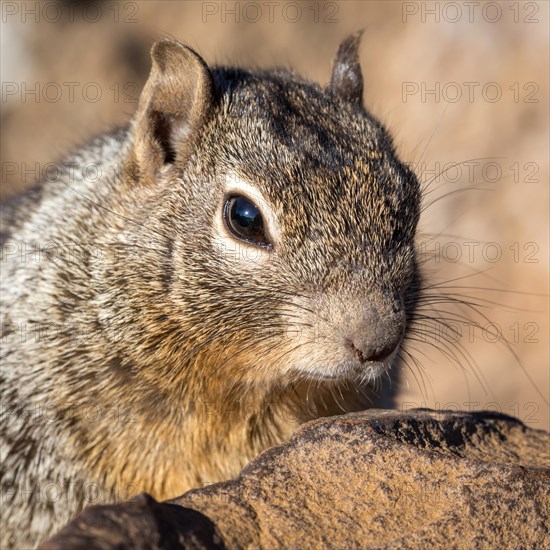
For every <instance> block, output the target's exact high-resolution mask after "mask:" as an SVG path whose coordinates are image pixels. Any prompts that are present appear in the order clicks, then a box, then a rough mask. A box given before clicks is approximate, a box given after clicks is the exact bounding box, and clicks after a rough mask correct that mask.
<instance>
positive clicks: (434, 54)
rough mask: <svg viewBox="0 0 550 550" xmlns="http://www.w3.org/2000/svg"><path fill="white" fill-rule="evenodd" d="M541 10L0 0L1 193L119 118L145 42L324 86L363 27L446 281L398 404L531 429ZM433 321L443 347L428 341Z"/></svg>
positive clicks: (543, 418)
mask: <svg viewBox="0 0 550 550" xmlns="http://www.w3.org/2000/svg"><path fill="white" fill-rule="evenodd" d="M548 21H549V4H548V3H547V2H530V1H525V2H524V1H518V2H513V1H512V2H466V3H461V2H444V1H443V2H385V1H379V2H377V1H368V2H367V1H358V2H355V1H345V2H330V1H329V2H313V1H304V2H283V1H273V2H267V1H266V2H262V1H260V2H251V1H239V2H233V1H231V2H213V1H212V2H209V1H207V2H199V1H185V2H183V1H181V2H180V1H166V2H162V1H161V2H147V1H142V2H139V1H120V2H112V1H106V2H82V3H80V2H68V1H66V2H57V1H43V2H38V1H27V2H7V1H6V2H3V3H2V24H1V49H2V59H1V61H2V74H1V77H2V112H1V144H0V154H1V162H2V186H1V195H2V198H3V199H7V198H9V197H10V196H12V195H14V194H16V193H17V192H19V191H21V190H22V189H24V188H25V187H28V186H29V185H31V184H32V182H33V181H34V180H35V179H36V177H39V176H40V175H41V174H44V172H45V171H47V170H48V166H49V164H48V163H51V162H54V161H56V160H58V159H60V158H62V157H63V155H64V154H65V153H66V151H67V150H68V149H69V148H71V147H73V146H75V145H78V144H80V143H81V142H82V141H85V140H86V139H87V138H89V137H90V135H92V134H94V133H98V132H102V131H104V130H108V129H110V128H112V127H113V126H116V125H119V124H122V123H124V122H125V121H127V120H128V119H129V117H130V116H131V115H132V113H133V111H134V110H135V108H136V101H137V98H138V97H139V92H140V90H141V87H142V85H143V83H144V81H145V79H146V77H147V72H148V68H149V57H148V50H149V48H150V45H151V44H152V42H153V41H154V39H155V38H158V37H160V36H167V35H171V36H174V37H176V38H178V39H181V40H182V41H184V42H186V43H188V44H189V45H190V46H192V47H193V48H195V49H196V50H197V51H199V52H200V53H201V55H202V56H203V57H204V58H205V59H206V61H207V62H208V63H210V64H240V65H244V66H247V67H267V66H273V65H283V66H291V67H293V68H294V69H295V70H296V71H298V72H300V73H302V74H303V75H305V76H307V77H309V78H311V79H313V80H316V81H319V82H321V83H326V82H327V81H328V79H329V77H330V69H331V62H332V58H333V56H334V54H335V52H336V49H337V47H338V44H339V42H340V41H341V40H342V38H343V37H345V36H346V35H347V34H348V33H350V32H353V31H355V30H357V29H359V28H365V31H366V32H365V35H364V39H363V45H362V48H361V60H362V66H363V72H364V77H365V104H366V106H367V107H368V108H369V109H370V110H371V111H372V112H373V113H374V114H375V115H376V116H378V117H379V118H380V119H381V120H382V121H383V122H384V123H385V124H386V125H387V126H388V127H389V129H390V131H391V132H392V133H393V135H394V136H395V142H396V145H397V147H398V150H399V151H400V153H401V156H402V158H403V159H404V160H405V161H406V162H409V163H412V164H413V165H414V167H415V169H416V171H417V173H418V175H419V177H420V178H421V179H422V181H423V182H424V184H425V185H427V186H428V190H429V194H427V195H426V211H425V212H424V214H423V219H422V223H421V233H422V234H421V238H420V243H419V247H420V252H421V256H422V258H423V259H424V260H426V261H425V271H426V273H427V281H428V282H427V284H431V285H436V286H434V287H433V289H432V290H430V292H438V293H441V292H447V293H449V292H450V293H453V297H452V302H453V303H448V302H447V301H442V300H445V299H444V298H438V299H437V302H433V301H432V302H433V303H432V305H431V306H428V305H426V306H425V309H424V311H426V312H428V311H430V307H431V308H432V309H431V313H430V315H431V316H432V317H436V318H437V319H438V322H432V321H426V322H425V323H424V326H423V327H422V328H421V330H422V333H421V334H418V335H417V336H418V338H419V339H420V340H425V341H420V342H414V343H411V344H410V347H409V348H408V349H409V351H410V352H411V354H412V355H413V356H414V358H415V360H414V361H413V360H412V359H411V358H410V357H408V358H407V359H408V363H409V367H410V369H407V368H406V369H405V374H404V379H403V383H402V387H401V388H400V391H399V399H398V406H399V407H401V408H410V407H413V406H429V407H433V408H447V409H448V408H450V409H466V410H468V409H469V410H480V409H492V410H498V411H502V412H506V413H509V414H514V415H516V416H519V418H521V419H522V420H523V421H524V422H526V423H528V424H529V426H531V427H533V428H548V426H549V425H550V418H549V414H550V413H549V405H548V399H549V338H548V334H549V322H548V321H549V307H548V305H549V302H548V295H549V288H548V283H549V231H548V228H549V145H550V144H549V127H548V123H549V110H548V109H549V107H548V86H549V25H548ZM457 163H458V164H457ZM439 197H441V199H440V200H437V202H435V203H434V204H431V205H430V203H432V202H433V201H434V200H436V199H438V198H439ZM428 205H430V206H428ZM67 207H68V208H70V205H67ZM464 301H469V302H471V303H474V304H477V305H479V306H481V307H479V308H478V307H477V306H476V310H477V311H476V310H474V309H473V308H472V307H470V306H468V305H466V304H464V303H463V302H464ZM467 319H470V320H469V321H468V320H467ZM442 323H447V325H449V326H447V327H446V326H445V325H443V324H442ZM475 323H478V324H480V325H481V326H477V325H476V324H475ZM434 330H435V334H434ZM445 334H446V335H447V337H448V338H451V339H452V340H454V341H455V343H456V344H457V345H458V346H459V350H457V349H456V348H452V349H450V351H445V350H446V349H447V348H446V347H445V342H444V338H445ZM505 340H506V341H508V342H509V344H506V343H505ZM413 348H414V349H413Z"/></svg>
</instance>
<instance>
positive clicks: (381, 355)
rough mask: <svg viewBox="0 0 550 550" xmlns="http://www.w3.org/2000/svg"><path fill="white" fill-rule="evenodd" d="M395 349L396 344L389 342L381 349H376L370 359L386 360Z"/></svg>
mask: <svg viewBox="0 0 550 550" xmlns="http://www.w3.org/2000/svg"><path fill="white" fill-rule="evenodd" d="M394 350H395V345H394V344H388V345H387V346H384V347H383V348H382V349H381V350H376V351H375V352H374V353H373V354H372V355H370V357H369V358H368V360H369V361H380V362H382V361H385V360H386V359H387V358H388V357H389V356H390V355H391V354H392V353H393V352H394Z"/></svg>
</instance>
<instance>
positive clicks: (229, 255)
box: [212, 233, 270, 269]
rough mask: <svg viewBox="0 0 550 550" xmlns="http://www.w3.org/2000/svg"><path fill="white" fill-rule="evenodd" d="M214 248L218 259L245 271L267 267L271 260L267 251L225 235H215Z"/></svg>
mask: <svg viewBox="0 0 550 550" xmlns="http://www.w3.org/2000/svg"><path fill="white" fill-rule="evenodd" d="M212 247H213V249H214V252H215V255H216V257H217V258H218V259H220V260H221V261H222V262H224V263H228V264H231V265H233V266H239V267H240V268H243V269H250V268H252V269H253V268H255V267H261V266H265V264H266V263H267V262H268V261H269V258H270V254H269V252H268V251H267V250H264V249H262V248H260V247H257V246H253V245H248V244H246V243H244V242H239V241H236V240H235V239H232V238H231V237H230V236H226V235H224V234H223V233H221V234H220V233H218V234H217V235H214V238H213V239H212Z"/></svg>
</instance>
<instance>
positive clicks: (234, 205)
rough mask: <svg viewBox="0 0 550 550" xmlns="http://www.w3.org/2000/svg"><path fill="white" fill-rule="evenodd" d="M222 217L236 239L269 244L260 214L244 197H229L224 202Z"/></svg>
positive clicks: (257, 243) (256, 243)
mask: <svg viewBox="0 0 550 550" xmlns="http://www.w3.org/2000/svg"><path fill="white" fill-rule="evenodd" d="M223 217H224V220H225V224H226V225H227V228H228V229H229V231H231V233H233V235H235V237H237V238H238V239H241V240H243V241H246V242H249V243H252V244H255V245H258V246H264V247H265V246H269V244H270V243H269V240H268V238H267V236H266V232H265V228H264V219H263V217H262V214H261V212H260V210H259V208H258V207H257V206H256V205H255V204H254V203H253V202H252V201H250V200H249V199H247V198H246V197H243V196H240V195H236V196H231V197H229V198H228V199H227V200H226V202H225V206H224V209H223Z"/></svg>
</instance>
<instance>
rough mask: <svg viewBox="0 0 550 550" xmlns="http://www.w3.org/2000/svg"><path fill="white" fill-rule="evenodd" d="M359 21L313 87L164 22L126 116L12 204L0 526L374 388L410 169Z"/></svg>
mask: <svg viewBox="0 0 550 550" xmlns="http://www.w3.org/2000/svg"><path fill="white" fill-rule="evenodd" d="M359 41H360V33H357V34H355V35H352V36H350V37H349V38H347V39H346V40H345V41H344V42H343V43H342V44H341V46H340V48H339V50H338V53H337V56H336V60H335V62H334V65H333V70H332V78H331V82H330V84H329V85H327V86H326V87H321V86H319V85H317V84H314V83H311V82H309V81H306V80H304V79H303V78H301V77H299V76H297V75H296V74H294V73H293V72H291V71H289V70H283V69H275V70H270V71H263V70H244V69H240V68H215V69H210V68H209V67H208V66H207V65H206V63H205V62H204V61H203V59H202V58H201V57H199V55H198V54H196V53H195V52H194V51H193V50H191V49H190V48H189V47H187V46H185V45H183V44H181V43H179V42H177V41H175V40H161V41H159V42H157V43H156V44H155V45H154V46H153V49H152V52H151V57H152V69H151V73H150V75H149V78H148V80H147V83H146V85H145V87H144V89H143V92H142V94H141V97H140V101H139V105H138V109H137V112H136V114H135V116H134V118H133V120H132V122H131V123H130V124H129V125H128V127H125V128H122V129H118V130H116V131H114V132H112V133H109V134H106V135H102V136H100V137H98V138H96V139H93V140H92V141H90V142H89V143H88V144H86V145H85V146H83V147H82V148H80V149H78V150H77V151H75V152H74V153H73V154H72V155H71V156H70V157H69V160H70V162H64V163H63V165H62V166H63V170H62V171H60V172H59V173H57V174H56V176H55V177H49V178H48V177H47V178H44V181H41V182H40V183H38V184H37V185H36V186H35V187H34V188H33V189H31V190H30V191H29V192H28V193H26V194H25V195H24V196H22V197H20V198H19V199H17V200H16V201H15V202H13V203H12V204H9V205H7V206H6V207H5V209H4V212H3V237H2V238H3V258H2V262H3V263H2V271H3V278H2V332H3V335H2V371H1V377H2V379H1V391H2V394H1V404H2V416H3V418H2V428H1V447H2V470H1V476H2V499H3V501H2V539H1V543H2V544H1V545H2V548H9V547H16V548H21V547H23V546H29V545H36V544H37V543H39V542H40V541H41V540H43V539H44V538H45V537H46V536H48V535H50V534H51V533H52V532H53V531H54V530H55V529H58V528H59V527H61V526H62V525H63V524H64V523H65V522H67V521H68V520H69V519H70V518H71V517H72V516H73V515H74V514H75V513H77V512H78V511H80V510H81V509H82V508H83V507H84V506H85V505H86V504H87V503H88V502H94V503H101V502H113V501H115V500H121V499H127V498H130V497H132V496H133V495H134V494H136V493H138V492H140V491H146V492H148V493H150V494H152V495H153V496H154V497H156V498H157V499H166V498H170V497H175V496H177V495H178V494H180V493H182V492H184V491H186V490H188V489H190V488H192V487H197V486H201V485H203V484H206V483H210V482H214V481H218V480H223V479H227V478H230V477H232V476H235V475H236V474H237V473H238V472H239V470H240V469H241V468H242V467H243V466H244V465H245V464H246V463H247V462H248V461H249V460H250V459H251V458H253V457H255V456H256V455H257V454H258V453H260V452H261V451H262V450H264V449H265V448H267V447H269V446H272V445H274V444H277V443H279V442H281V441H282V440H284V438H286V437H287V436H288V435H289V434H290V433H291V432H292V431H293V430H294V429H295V427H296V426H298V425H299V424H300V423H302V422H304V421H307V420H309V419H313V418H317V417H320V416H325V415H330V414H335V413H338V412H342V411H356V410H360V409H364V408H367V407H368V406H370V404H371V403H372V402H373V400H375V399H377V398H383V397H384V395H387V391H386V390H381V389H380V388H377V387H376V386H381V387H384V386H385V385H386V382H387V381H385V380H383V378H386V376H388V373H389V372H390V370H389V369H390V366H391V364H392V363H395V360H396V356H397V355H398V350H399V346H400V344H401V342H402V339H403V337H404V334H405V328H406V326H407V323H408V321H409V320H410V318H411V315H412V314H413V312H414V307H415V303H416V300H417V295H418V291H419V284H420V275H419V269H418V265H417V260H416V255H415V244H414V238H415V231H416V226H417V222H418V218H419V212H420V194H421V193H420V186H419V183H418V180H417V178H416V177H415V175H414V174H413V173H412V171H411V170H410V169H409V168H408V167H407V166H406V165H405V164H403V163H402V162H401V161H400V160H399V159H398V157H397V155H396V153H395V150H394V147H393V145H392V141H391V138H390V137H389V135H388V133H387V132H386V131H385V130H384V128H383V127H382V125H381V124H380V123H379V122H378V121H377V120H376V119H375V118H374V117H373V116H371V115H370V114H369V113H368V112H367V111H366V109H365V108H364V106H363V99H362V96H363V77H362V74H361V68H360V65H359V60H358V44H359ZM90 163H92V164H93V167H94V171H93V172H94V177H89V176H88V177H86V176H83V175H82V170H79V167H82V166H84V165H88V166H89V165H90ZM75 174H76V176H75ZM394 370H395V369H394ZM388 377H389V376H388ZM376 381H379V382H380V384H376ZM379 402H380V399H378V403H379Z"/></svg>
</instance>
